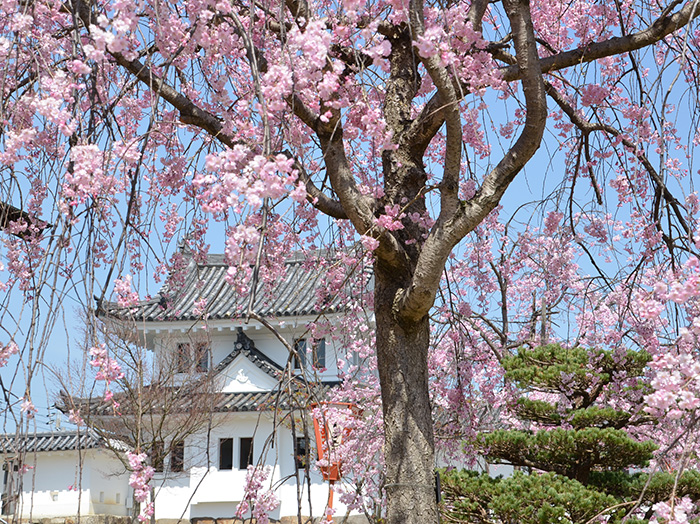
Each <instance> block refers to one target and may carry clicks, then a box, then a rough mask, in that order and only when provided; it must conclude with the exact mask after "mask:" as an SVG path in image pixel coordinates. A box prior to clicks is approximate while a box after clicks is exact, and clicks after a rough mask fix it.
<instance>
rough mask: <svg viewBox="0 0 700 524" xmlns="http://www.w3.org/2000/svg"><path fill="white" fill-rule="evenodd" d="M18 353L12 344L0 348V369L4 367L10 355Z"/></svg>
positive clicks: (16, 347)
mask: <svg viewBox="0 0 700 524" xmlns="http://www.w3.org/2000/svg"><path fill="white" fill-rule="evenodd" d="M18 352H19V347H18V346H17V344H15V343H14V342H10V343H9V344H6V345H4V346H0V367H3V366H6V365H7V362H8V360H10V357H11V356H12V355H15V354H17V353H18Z"/></svg>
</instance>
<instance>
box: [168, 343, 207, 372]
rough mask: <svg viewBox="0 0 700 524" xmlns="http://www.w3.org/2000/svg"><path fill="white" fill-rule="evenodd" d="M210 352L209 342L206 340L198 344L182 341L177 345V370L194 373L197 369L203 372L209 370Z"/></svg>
mask: <svg viewBox="0 0 700 524" xmlns="http://www.w3.org/2000/svg"><path fill="white" fill-rule="evenodd" d="M209 354H210V351H209V344H208V343H206V342H198V343H196V344H190V343H189V342H181V343H180V344H178V345H177V352H176V355H175V372H176V373H192V372H193V371H196V372H198V373H203V372H206V371H209V360H210V357H209Z"/></svg>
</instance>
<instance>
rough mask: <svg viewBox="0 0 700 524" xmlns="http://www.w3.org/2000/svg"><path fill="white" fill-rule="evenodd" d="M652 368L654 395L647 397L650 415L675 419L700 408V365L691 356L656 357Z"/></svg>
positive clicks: (669, 354)
mask: <svg viewBox="0 0 700 524" xmlns="http://www.w3.org/2000/svg"><path fill="white" fill-rule="evenodd" d="M650 366H651V368H652V369H653V370H654V371H655V372H656V374H655V376H654V378H653V379H652V381H651V387H652V388H653V389H654V392H653V393H651V394H650V395H647V396H646V397H645V401H646V404H647V406H646V407H645V408H644V409H645V411H646V412H647V413H650V414H652V415H654V416H656V417H664V416H665V417H668V418H669V419H671V420H676V419H679V418H681V417H682V416H683V415H684V414H686V413H689V412H693V411H695V410H697V409H698V407H700V362H698V361H697V360H696V359H694V358H693V357H692V356H691V355H688V354H681V355H674V354H672V353H666V354H664V355H656V356H655V357H654V360H653V362H651V364H650Z"/></svg>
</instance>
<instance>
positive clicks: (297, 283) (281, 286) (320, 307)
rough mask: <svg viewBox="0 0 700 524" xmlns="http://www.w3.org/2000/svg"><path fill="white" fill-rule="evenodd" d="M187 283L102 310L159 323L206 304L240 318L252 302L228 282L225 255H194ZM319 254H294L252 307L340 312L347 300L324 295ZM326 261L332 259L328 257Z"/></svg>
mask: <svg viewBox="0 0 700 524" xmlns="http://www.w3.org/2000/svg"><path fill="white" fill-rule="evenodd" d="M185 256H187V257H189V262H188V265H187V268H186V270H185V275H184V279H183V281H182V283H181V284H180V285H177V286H175V285H174V284H166V285H165V286H163V288H162V289H161V291H160V293H158V294H157V295H156V296H155V297H153V298H152V299H151V300H148V301H144V302H142V303H140V304H139V305H138V306H135V307H131V308H123V307H119V306H118V305H117V304H115V303H113V302H106V303H103V304H102V305H101V307H98V310H100V311H101V313H102V314H105V315H107V316H113V317H116V318H128V319H133V320H137V321H146V322H159V321H178V320H192V321H195V320H198V319H199V318H201V317H200V316H199V314H195V313H194V311H197V310H198V305H197V304H198V303H199V304H201V301H202V300H205V301H206V302H205V303H206V314H207V318H208V319H211V320H221V319H231V318H239V317H242V316H243V312H244V311H245V310H246V308H247V306H248V300H249V295H248V292H247V291H246V292H243V293H242V292H240V290H237V289H236V288H235V286H232V285H230V284H229V283H228V281H227V273H228V271H229V266H228V264H227V263H226V262H225V260H224V256H223V255H207V257H206V261H205V262H204V263H201V262H200V263H196V262H195V260H194V258H193V257H192V256H191V255H190V254H185ZM314 256H316V257H317V256H318V253H316V254H315V255H309V256H307V255H304V254H301V253H295V254H294V255H292V256H291V257H290V258H288V259H287V260H286V261H285V262H284V266H285V271H284V274H283V276H282V277H281V278H278V279H272V280H271V281H269V282H265V283H264V284H262V283H261V284H260V285H259V288H260V289H259V291H258V293H257V294H256V299H255V303H254V305H253V310H254V311H255V313H257V314H258V315H260V316H262V317H290V316H302V315H316V314H319V313H333V312H337V311H339V310H340V309H342V307H343V306H344V302H345V300H344V299H343V298H341V297H339V296H337V295H336V296H324V290H325V289H327V287H328V286H327V285H326V282H325V280H326V277H327V271H326V270H323V269H319V265H318V264H315V263H313V260H314V258H313V257H314ZM324 259H326V260H327V257H324Z"/></svg>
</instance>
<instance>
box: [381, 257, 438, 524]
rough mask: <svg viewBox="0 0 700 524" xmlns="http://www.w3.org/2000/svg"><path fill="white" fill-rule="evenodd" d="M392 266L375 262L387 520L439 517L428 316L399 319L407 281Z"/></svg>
mask: <svg viewBox="0 0 700 524" xmlns="http://www.w3.org/2000/svg"><path fill="white" fill-rule="evenodd" d="M403 280H404V279H402V278H401V276H400V275H397V274H396V271H395V270H393V271H392V268H389V267H386V266H383V264H382V262H381V261H377V263H376V264H375V298H374V300H375V316H376V322H377V361H378V367H379V380H380V383H381V388H382V408H383V412H384V433H385V445H384V446H385V447H384V456H385V460H386V466H387V472H386V485H385V490H386V493H387V512H386V522H387V523H388V524H410V523H416V524H417V523H421V524H426V523H427V524H430V523H437V522H438V514H437V503H436V498H435V473H434V468H435V459H434V456H435V443H434V440H433V418H432V413H431V409H430V398H429V394H428V363H427V356H428V345H429V342H430V328H429V323H428V317H427V315H426V316H425V317H424V318H422V319H420V321H418V322H415V323H411V324H410V325H406V324H402V323H400V322H399V321H398V320H397V316H396V314H395V313H396V311H395V308H394V306H395V297H396V294H397V291H399V290H400V289H401V288H403V287H405V286H406V285H407V284H406V282H403Z"/></svg>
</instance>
